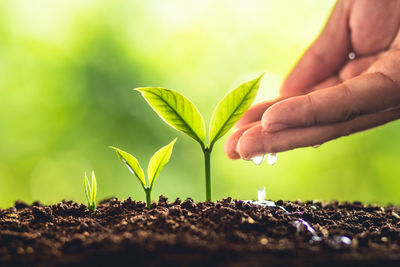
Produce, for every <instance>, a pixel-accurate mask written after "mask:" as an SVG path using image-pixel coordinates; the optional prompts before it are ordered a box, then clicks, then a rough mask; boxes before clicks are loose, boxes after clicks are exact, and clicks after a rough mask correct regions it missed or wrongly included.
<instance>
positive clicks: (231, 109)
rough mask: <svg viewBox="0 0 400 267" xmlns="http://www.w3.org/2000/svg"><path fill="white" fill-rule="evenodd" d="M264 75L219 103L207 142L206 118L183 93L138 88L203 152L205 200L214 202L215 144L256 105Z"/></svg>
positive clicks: (239, 88) (239, 87)
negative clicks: (212, 153) (212, 155)
mask: <svg viewBox="0 0 400 267" xmlns="http://www.w3.org/2000/svg"><path fill="white" fill-rule="evenodd" d="M262 76H263V75H261V76H259V77H257V78H256V79H253V80H251V81H248V82H245V83H242V84H241V85H239V86H238V87H237V88H235V89H233V90H231V91H230V92H229V93H228V94H226V95H225V97H224V98H223V99H222V100H221V101H220V102H219V103H218V104H217V106H216V108H215V110H214V112H213V114H212V116H211V121H210V126H209V134H208V138H207V140H206V127H205V123H204V119H203V117H202V116H201V114H200V112H199V111H198V109H197V108H196V106H195V105H194V104H193V103H192V102H190V100H189V99H187V98H186V97H185V96H183V95H181V94H180V93H178V92H176V91H174V90H171V89H166V88H162V87H140V88H135V90H137V91H139V92H140V93H141V94H142V96H143V97H144V98H145V99H146V101H147V103H148V104H149V105H150V106H151V107H152V109H153V110H154V111H155V112H156V113H157V114H158V115H159V116H160V117H161V118H162V119H163V120H164V121H165V122H166V123H167V124H168V125H169V126H171V127H172V128H174V129H176V130H178V131H181V132H184V133H185V134H187V135H189V136H190V137H192V138H193V139H194V140H196V141H197V142H198V143H199V144H200V146H201V149H202V151H203V153H204V161H205V181H206V200H207V201H211V173H210V171H211V170H210V156H211V152H212V149H213V147H214V144H215V142H216V141H217V140H218V139H219V138H221V137H222V136H223V135H224V134H226V133H227V132H228V131H229V129H231V128H232V126H233V125H234V124H235V123H236V122H237V121H238V120H239V119H240V118H241V117H242V116H243V114H244V113H245V112H246V110H247V109H248V108H249V107H250V105H251V104H252V103H253V101H254V99H255V97H256V95H257V92H258V88H259V87H260V81H261V78H262Z"/></svg>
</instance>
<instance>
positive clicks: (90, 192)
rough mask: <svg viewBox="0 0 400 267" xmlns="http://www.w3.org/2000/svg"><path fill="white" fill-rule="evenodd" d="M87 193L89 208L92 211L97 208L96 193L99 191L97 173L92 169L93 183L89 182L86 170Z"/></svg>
mask: <svg viewBox="0 0 400 267" xmlns="http://www.w3.org/2000/svg"><path fill="white" fill-rule="evenodd" d="M85 193H86V199H87V202H88V209H89V210H90V211H95V210H96V193H97V182H96V175H95V174H94V171H92V184H91V185H90V183H89V178H88V177H87V174H86V172H85Z"/></svg>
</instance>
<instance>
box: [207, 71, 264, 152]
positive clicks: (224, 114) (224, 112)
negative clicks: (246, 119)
mask: <svg viewBox="0 0 400 267" xmlns="http://www.w3.org/2000/svg"><path fill="white" fill-rule="evenodd" d="M263 75H264V74H262V75H261V76H259V77H258V78H256V79H253V80H251V81H248V82H245V83H242V84H241V85H239V86H238V87H237V88H235V89H233V90H231V91H230V92H229V93H228V94H226V95H225V96H224V98H223V99H222V100H221V101H220V102H219V103H218V105H217V107H216V108H215V110H214V112H213V115H212V117H211V121H210V133H209V140H210V147H212V146H213V145H214V143H215V142H216V141H217V140H218V139H219V138H221V137H222V136H223V135H224V134H226V132H228V131H229V129H230V128H232V126H233V125H234V124H235V123H236V122H237V121H238V120H239V119H240V118H241V117H242V116H243V114H244V113H245V112H246V110H247V109H248V108H249V107H250V106H251V104H252V103H253V101H254V99H255V98H256V95H257V92H258V88H259V87H260V81H261V78H262V76H263Z"/></svg>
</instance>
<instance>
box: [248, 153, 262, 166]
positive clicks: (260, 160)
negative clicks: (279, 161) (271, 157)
mask: <svg viewBox="0 0 400 267" xmlns="http://www.w3.org/2000/svg"><path fill="white" fill-rule="evenodd" d="M264 158H265V156H264V155H262V156H256V157H254V158H252V159H251V161H253V163H254V164H256V165H260V164H261V163H262V162H263V161H264Z"/></svg>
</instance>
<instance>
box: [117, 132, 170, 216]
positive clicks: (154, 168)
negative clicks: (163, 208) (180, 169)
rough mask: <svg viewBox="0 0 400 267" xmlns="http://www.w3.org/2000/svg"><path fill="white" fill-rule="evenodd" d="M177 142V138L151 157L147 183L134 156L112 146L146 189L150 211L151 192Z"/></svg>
mask: <svg viewBox="0 0 400 267" xmlns="http://www.w3.org/2000/svg"><path fill="white" fill-rule="evenodd" d="M176 140H177V138H175V139H174V140H173V141H172V142H171V143H169V144H168V145H166V146H164V147H162V148H161V149H160V150H158V151H157V152H156V153H154V155H153V156H152V157H151V159H150V162H149V166H148V169H147V177H148V180H147V181H146V179H145V177H144V172H143V169H142V168H141V167H140V165H139V162H138V161H137V159H136V158H135V157H134V156H132V155H131V154H129V153H128V152H125V151H123V150H121V149H118V148H116V147H112V146H110V148H111V149H114V150H115V151H116V152H117V155H118V157H119V158H120V160H121V161H122V162H123V163H124V164H125V166H126V167H127V168H128V169H129V171H130V172H131V173H132V174H134V175H135V176H136V178H138V180H139V182H140V184H141V185H142V187H143V189H144V192H145V193H146V204H147V208H149V209H150V204H151V190H152V189H153V185H154V182H155V180H156V179H157V177H158V175H159V174H160V172H161V170H162V169H163V168H164V166H165V164H167V163H168V161H169V159H170V157H171V154H172V149H173V148H174V144H175V142H176Z"/></svg>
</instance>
